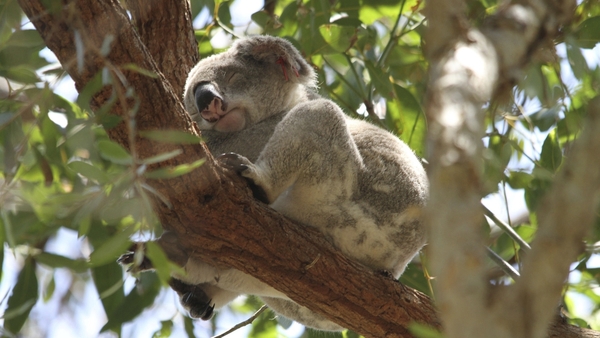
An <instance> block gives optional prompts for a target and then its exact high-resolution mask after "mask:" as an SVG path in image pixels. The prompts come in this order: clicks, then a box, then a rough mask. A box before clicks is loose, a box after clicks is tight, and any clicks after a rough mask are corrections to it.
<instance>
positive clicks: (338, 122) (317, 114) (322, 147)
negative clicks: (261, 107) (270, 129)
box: [220, 99, 363, 218]
mask: <svg viewBox="0 0 600 338" xmlns="http://www.w3.org/2000/svg"><path fill="white" fill-rule="evenodd" d="M220 160H221V162H222V163H224V164H225V165H226V166H228V167H230V168H233V169H235V170H237V171H239V172H240V173H241V174H242V175H243V176H244V177H246V178H249V179H251V180H252V181H253V182H254V183H255V184H257V185H258V186H260V187H261V188H262V189H263V190H264V191H265V193H266V195H267V198H268V201H269V203H273V202H275V201H276V200H277V199H278V197H279V196H280V195H281V194H282V193H283V192H284V191H286V190H288V189H289V188H290V187H292V186H293V187H292V189H290V190H288V191H287V197H286V198H290V199H294V200H295V201H298V202H301V204H303V205H310V204H311V203H313V202H314V203H316V201H314V198H315V196H319V198H320V199H321V200H320V202H319V203H328V202H331V201H333V200H334V199H337V198H345V199H349V198H351V195H352V194H353V193H354V192H355V191H356V189H357V182H356V180H357V174H358V171H359V170H361V168H362V166H363V164H362V158H361V155H360V153H359V152H358V149H357V148H356V145H355V144H354V141H353V139H352V136H351V135H350V133H349V131H348V127H347V124H346V117H345V115H344V113H343V112H342V111H341V109H340V108H339V107H338V106H336V105H335V104H334V103H333V102H331V101H328V100H324V99H318V100H312V101H308V102H305V103H302V104H299V105H297V106H296V107H295V108H294V109H292V110H291V111H290V112H289V113H288V114H287V115H286V116H285V117H284V118H283V120H282V121H281V122H280V123H279V124H278V125H277V127H276V129H275V132H274V133H273V136H272V137H271V138H270V139H269V142H268V143H267V145H266V146H265V148H264V149H263V151H262V152H261V154H260V156H259V158H258V159H257V161H256V163H254V164H253V163H251V162H250V161H248V160H247V159H246V158H244V157H242V156H239V155H235V154H228V155H225V156H222V157H221V158H220ZM282 203H283V204H289V203H287V202H283V201H281V202H280V203H279V204H282ZM273 207H274V208H275V209H277V207H276V206H275V205H274V206H273ZM280 211H281V210H280ZM287 211H290V212H291V213H292V214H289V213H286V215H287V216H290V217H292V216H293V214H294V212H293V211H291V210H286V212H287ZM292 218H294V217H292Z"/></svg>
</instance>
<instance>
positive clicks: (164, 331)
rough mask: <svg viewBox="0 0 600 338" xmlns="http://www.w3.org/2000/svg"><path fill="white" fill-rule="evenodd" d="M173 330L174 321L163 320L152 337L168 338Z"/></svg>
mask: <svg viewBox="0 0 600 338" xmlns="http://www.w3.org/2000/svg"><path fill="white" fill-rule="evenodd" d="M172 331H173V321H172V320H163V321H161V322H160V329H159V330H158V331H156V332H154V334H153V335H152V338H168V337H171V332H172Z"/></svg>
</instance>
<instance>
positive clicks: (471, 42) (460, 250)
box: [426, 0, 498, 337]
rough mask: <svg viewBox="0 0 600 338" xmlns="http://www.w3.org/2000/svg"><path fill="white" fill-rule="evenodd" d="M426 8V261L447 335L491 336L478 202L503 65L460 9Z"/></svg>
mask: <svg viewBox="0 0 600 338" xmlns="http://www.w3.org/2000/svg"><path fill="white" fill-rule="evenodd" d="M455 2H457V1H455ZM458 2H461V1H458ZM427 4H428V6H429V10H428V13H429V15H430V19H429V20H428V21H429V24H430V32H429V33H428V37H429V40H428V42H427V44H428V49H429V50H430V51H431V52H433V53H434V54H433V55H430V57H431V59H432V61H433V62H432V64H431V67H430V82H429V83H430V85H429V88H428V100H427V106H426V111H427V118H428V119H427V120H428V123H429V131H428V135H429V147H430V150H431V152H430V154H429V159H428V160H429V168H428V174H429V181H430V196H431V197H430V200H429V202H428V206H427V210H428V211H427V212H426V224H427V226H428V229H429V246H428V253H429V254H430V256H429V259H428V260H429V261H430V262H431V270H432V272H433V274H434V276H436V287H437V289H438V291H437V292H436V301H437V303H438V308H439V309H440V311H441V315H442V318H443V321H444V329H445V332H446V334H447V335H448V337H486V336H488V334H489V332H490V331H489V324H488V323H487V319H488V317H486V316H482V313H485V308H484V302H483V300H484V299H485V298H486V292H487V283H486V280H485V278H484V276H485V271H486V269H485V262H486V261H485V254H484V250H483V249H484V247H483V245H482V243H483V233H482V232H481V224H482V220H483V216H482V210H481V204H480V198H481V191H482V187H481V182H482V180H481V174H482V169H481V158H482V149H483V146H482V144H481V138H482V137H483V132H484V129H485V128H484V120H483V118H484V115H483V114H482V113H481V107H482V105H483V104H484V103H485V102H486V101H487V100H489V99H490V97H491V95H492V92H493V88H494V84H495V82H496V80H497V76H498V75H497V74H498V69H497V64H498V62H497V60H496V57H495V56H496V55H495V51H494V47H493V45H492V44H491V43H489V42H488V41H487V39H486V38H485V37H484V36H483V35H482V34H481V33H480V32H478V31H476V30H468V29H467V27H464V23H463V22H466V20H465V17H464V16H463V14H462V13H457V12H456V7H460V6H459V4H458V5H457V4H455V5H454V6H452V8H453V9H454V12H448V13H446V12H443V11H444V10H443V9H440V8H439V7H438V6H442V7H443V6H445V5H444V4H445V1H444V0H441V1H435V0H434V1H429V2H428V3H427ZM446 5H447V4H446ZM444 17H445V20H443V18H444ZM434 18H435V20H437V22H434ZM443 27H455V29H454V33H455V34H456V35H455V36H453V37H452V38H451V39H449V38H448V37H443V39H438V36H437V35H434V34H437V33H436V32H440V31H443V29H444V28H443ZM461 28H462V29H461ZM431 52H430V53H431ZM473 318H478V319H477V320H473ZM465 323H468V324H467V325H465Z"/></svg>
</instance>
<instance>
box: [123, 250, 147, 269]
mask: <svg viewBox="0 0 600 338" xmlns="http://www.w3.org/2000/svg"><path fill="white" fill-rule="evenodd" d="M117 263H119V264H121V265H130V264H131V266H130V267H129V268H128V269H127V272H142V271H147V270H152V269H154V267H153V266H152V262H150V260H149V259H148V257H146V255H144V256H143V257H142V260H141V261H140V262H139V264H136V263H137V262H136V258H135V252H128V253H125V254H123V255H121V257H119V258H118V259H117Z"/></svg>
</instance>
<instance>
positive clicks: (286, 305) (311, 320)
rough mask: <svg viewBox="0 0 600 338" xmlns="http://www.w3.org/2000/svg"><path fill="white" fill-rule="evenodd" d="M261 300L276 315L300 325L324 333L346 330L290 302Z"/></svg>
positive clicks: (276, 299) (269, 299)
mask: <svg viewBox="0 0 600 338" xmlns="http://www.w3.org/2000/svg"><path fill="white" fill-rule="evenodd" d="M261 299H262V300H263V302H265V304H267V305H268V306H269V307H270V308H271V309H272V310H273V311H275V312H276V313H278V314H280V315H282V316H284V317H287V318H293V319H294V320H295V321H297V322H298V323H300V324H303V325H305V326H307V327H311V328H313V329H317V330H322V331H342V330H344V328H343V327H341V326H339V325H338V324H336V323H334V322H332V321H330V320H328V319H326V318H325V317H323V316H321V315H320V314H317V313H314V312H312V311H311V310H309V309H307V308H305V307H304V306H300V305H298V304H296V303H294V302H292V301H290V300H285V299H280V298H270V297H261Z"/></svg>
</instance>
